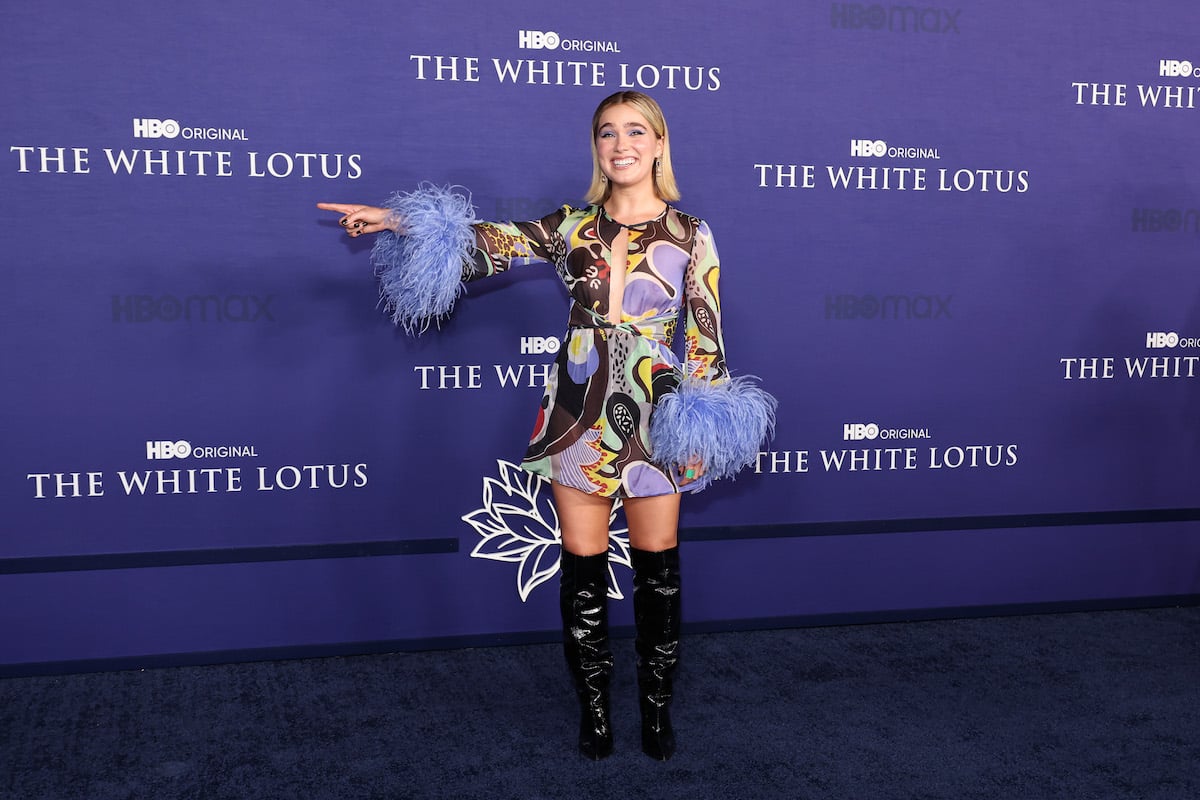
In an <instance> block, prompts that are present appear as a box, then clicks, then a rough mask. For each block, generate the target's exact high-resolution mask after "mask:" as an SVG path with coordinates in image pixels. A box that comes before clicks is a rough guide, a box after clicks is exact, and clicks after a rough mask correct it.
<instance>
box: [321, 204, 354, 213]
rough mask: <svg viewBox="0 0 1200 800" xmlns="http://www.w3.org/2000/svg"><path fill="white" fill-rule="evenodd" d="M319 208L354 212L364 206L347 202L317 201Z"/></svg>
mask: <svg viewBox="0 0 1200 800" xmlns="http://www.w3.org/2000/svg"><path fill="white" fill-rule="evenodd" d="M317 208H319V209H321V210H322V211H336V212H337V213H339V214H353V213H354V212H355V211H358V210H359V209H360V208H362V206H355V205H346V204H345V203H317Z"/></svg>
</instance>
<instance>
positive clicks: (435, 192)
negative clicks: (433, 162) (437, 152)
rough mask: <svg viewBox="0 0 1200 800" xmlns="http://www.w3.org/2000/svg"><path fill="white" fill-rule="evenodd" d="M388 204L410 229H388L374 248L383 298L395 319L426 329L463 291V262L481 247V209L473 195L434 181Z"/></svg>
mask: <svg viewBox="0 0 1200 800" xmlns="http://www.w3.org/2000/svg"><path fill="white" fill-rule="evenodd" d="M384 208H387V209H388V210H390V211H391V212H392V214H394V215H395V216H396V217H397V218H398V219H399V220H400V223H401V228H402V230H403V231H404V235H402V236H397V235H396V234H393V233H392V232H390V231H384V232H383V233H381V234H379V237H378V238H377V239H376V240H375V246H374V247H373V248H372V249H371V264H372V265H373V266H374V267H375V274H376V275H377V276H378V277H379V296H380V300H381V301H382V302H383V304H384V306H385V307H386V308H387V310H388V311H389V312H390V313H391V315H392V321H393V322H395V323H396V324H397V325H399V326H400V327H401V328H404V330H405V331H407V332H408V333H410V334H420V333H423V332H424V331H425V330H426V329H427V328H428V327H429V324H430V323H431V322H433V323H436V322H437V321H438V320H439V319H440V318H441V317H444V316H446V315H447V314H449V313H450V312H451V310H453V308H454V302H455V301H456V300H457V299H458V296H459V294H460V293H461V292H462V274H463V264H464V263H465V262H466V261H468V260H469V259H470V258H471V255H472V253H473V251H474V250H475V231H474V230H473V229H472V228H471V225H472V223H474V222H475V209H474V208H472V206H471V198H470V197H469V196H465V195H461V194H456V193H455V192H454V191H453V189H452V187H449V186H445V187H442V186H434V185H433V184H431V183H422V184H420V186H418V187H417V189H416V190H415V191H412V192H408V193H402V192H397V193H395V194H393V195H392V196H391V197H390V198H388V200H387V202H386V203H384Z"/></svg>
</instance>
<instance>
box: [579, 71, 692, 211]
mask: <svg viewBox="0 0 1200 800" xmlns="http://www.w3.org/2000/svg"><path fill="white" fill-rule="evenodd" d="M622 104H623V105H627V106H630V107H631V108H633V109H634V110H635V111H637V112H638V113H639V114H641V115H642V116H643V117H645V118H646V121H647V122H649V123H650V128H651V130H653V131H654V134H655V136H657V137H658V138H659V139H661V140H662V145H663V151H662V155H661V156H659V158H658V161H659V164H661V166H662V175H658V174H657V171H656V173H655V175H654V191H655V192H656V193H657V194H658V196H659V198H660V199H662V200H665V201H666V202H668V203H673V202H675V201H676V200H678V199H679V187H678V186H677V185H676V183H675V170H674V168H673V167H672V166H671V137H670V136H668V135H667V119H666V117H664V116H663V112H662V109H661V108H660V107H659V105H658V103H656V102H654V98H652V97H650V96H649V95H645V94H642V93H641V92H617V93H616V94H611V95H609V96H608V97H606V98H604V99H603V100H602V101H600V105H598V106H596V113H595V114H593V115H592V185H591V186H589V187H588V191H587V195H585V196H584V198H583V199H584V202H586V203H591V204H593V205H603V204H604V203H605V201H607V200H608V198H609V195H611V194H612V186H611V185H610V184H609V182H608V181H606V180H605V179H604V173H603V172H601V170H600V154H599V153H598V152H597V150H596V137H597V136H598V135H599V133H600V130H599V128H600V117H601V116H602V115H603V114H604V112H605V111H607V110H608V109H610V108H612V107H613V106H618V105H622Z"/></svg>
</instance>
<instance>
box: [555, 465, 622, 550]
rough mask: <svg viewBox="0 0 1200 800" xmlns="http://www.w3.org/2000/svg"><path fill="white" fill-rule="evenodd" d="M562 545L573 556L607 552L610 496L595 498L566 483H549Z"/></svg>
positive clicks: (610, 507)
mask: <svg viewBox="0 0 1200 800" xmlns="http://www.w3.org/2000/svg"><path fill="white" fill-rule="evenodd" d="M550 486H551V489H552V490H553V492H554V507H555V508H556V509H557V510H558V525H559V528H560V529H561V530H562V541H563V548H564V549H565V550H567V551H569V552H571V553H574V554H575V555H577V556H594V555H599V554H600V553H607V552H608V518H609V515H610V514H612V505H613V501H612V498H610V497H599V496H597V495H594V494H588V493H587V492H581V491H579V490H578V489H572V488H571V487H570V486H563V485H562V484H558V483H551V484H550Z"/></svg>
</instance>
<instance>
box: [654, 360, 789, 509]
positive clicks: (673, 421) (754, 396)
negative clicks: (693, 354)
mask: <svg viewBox="0 0 1200 800" xmlns="http://www.w3.org/2000/svg"><path fill="white" fill-rule="evenodd" d="M778 405H779V402H778V401H777V400H776V399H775V398H774V397H772V396H771V395H770V394H768V393H767V392H765V391H763V390H762V389H760V388H759V387H758V386H756V385H755V383H754V378H753V377H751V376H741V377H737V378H730V379H729V380H727V381H724V382H723V383H712V382H710V381H707V380H704V379H700V378H685V379H684V380H683V381H682V382H681V383H680V384H679V387H678V388H677V389H676V390H675V391H674V392H672V393H670V394H667V395H664V396H663V397H662V399H660V400H659V401H658V405H657V406H655V408H654V413H653V414H651V415H650V447H651V448H652V451H653V458H654V460H655V461H656V462H657V463H658V464H660V465H662V466H664V467H666V468H668V469H671V470H674V469H675V468H676V467H678V466H684V465H686V464H687V463H688V461H694V460H699V461H700V463H701V464H702V465H703V467H704V474H703V475H702V476H701V477H700V478H699V479H698V480H697V481H696V484H695V485H694V486H688V487H686V488H687V489H688V490H699V489H703V488H705V487H706V486H708V485H709V484H710V483H712V482H713V481H715V480H717V479H718V478H732V477H733V476H734V475H736V474H737V473H738V472H740V471H741V470H742V469H744V468H745V467H748V466H750V465H751V464H753V463H754V462H755V461H756V460H757V458H758V448H759V447H760V446H761V445H762V443H763V442H764V441H766V440H767V439H769V438H770V437H771V436H772V435H773V434H774V432H775V409H776V407H777V406H778Z"/></svg>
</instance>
